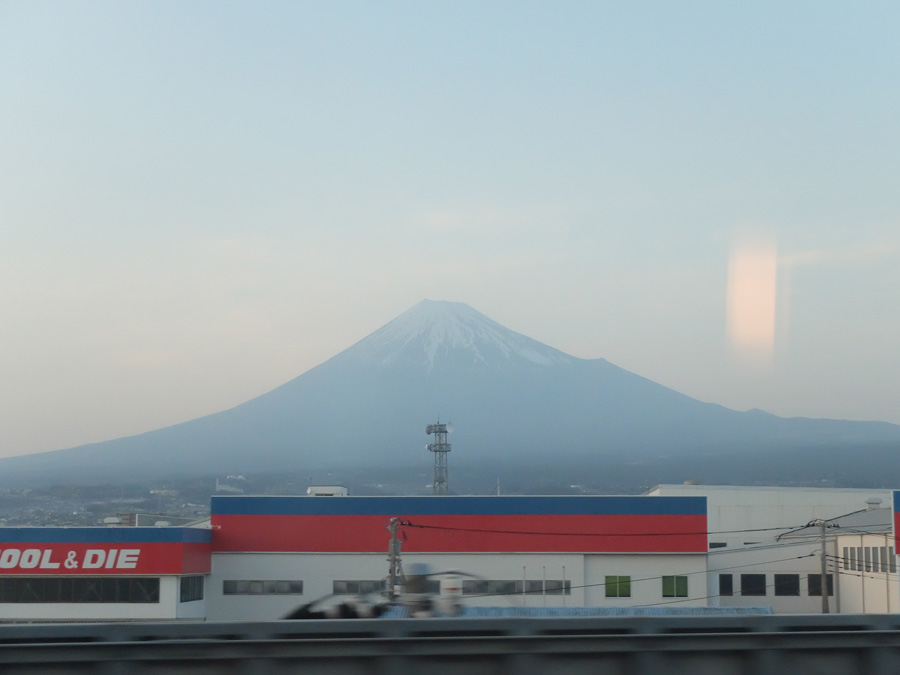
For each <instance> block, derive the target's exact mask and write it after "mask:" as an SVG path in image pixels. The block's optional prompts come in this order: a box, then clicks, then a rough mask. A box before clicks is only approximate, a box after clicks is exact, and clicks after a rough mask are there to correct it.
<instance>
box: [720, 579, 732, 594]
mask: <svg viewBox="0 0 900 675" xmlns="http://www.w3.org/2000/svg"><path fill="white" fill-rule="evenodd" d="M719 595H734V578H733V577H732V576H731V575H730V574H720V575H719Z"/></svg>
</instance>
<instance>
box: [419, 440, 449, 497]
mask: <svg viewBox="0 0 900 675" xmlns="http://www.w3.org/2000/svg"><path fill="white" fill-rule="evenodd" d="M451 431H453V425H452V424H450V423H447V424H441V423H440V422H438V423H437V424H429V425H428V426H427V427H425V433H426V434H429V435H431V434H434V443H428V444H427V445H426V446H425V449H426V450H428V451H429V452H433V453H434V480H433V481H432V483H431V492H432V494H435V495H445V494H448V490H449V483H450V479H449V475H448V471H447V453H448V452H450V444H449V443H448V442H447V434H449V433H450V432H451Z"/></svg>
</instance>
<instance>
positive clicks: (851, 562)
mask: <svg viewBox="0 0 900 675" xmlns="http://www.w3.org/2000/svg"><path fill="white" fill-rule="evenodd" d="M848 552H849V554H850V555H849V556H848V555H847V553H848ZM844 569H845V570H855V569H856V547H855V546H850V547H849V548H848V547H847V546H845V547H844Z"/></svg>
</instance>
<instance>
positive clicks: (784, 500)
mask: <svg viewBox="0 0 900 675" xmlns="http://www.w3.org/2000/svg"><path fill="white" fill-rule="evenodd" d="M647 494H648V495H649V496H659V497H677V496H688V497H706V498H707V524H708V530H709V532H710V533H712V534H710V536H709V541H710V544H712V543H715V542H720V543H725V544H727V546H728V548H733V547H738V546H741V547H742V546H745V545H747V544H748V543H750V542H764V541H769V540H772V539H774V538H775V537H776V536H778V535H779V534H782V533H784V532H787V531H789V530H791V529H796V528H798V527H802V526H804V525H806V524H807V523H808V522H809V521H810V520H813V519H815V518H821V519H826V520H827V519H829V518H836V517H838V516H843V515H846V514H848V513H852V512H854V511H860V510H862V509H865V508H866V500H868V499H871V498H876V499H880V500H881V506H882V507H887V508H890V506H891V503H892V499H893V490H869V489H855V488H785V487H766V486H762V487H748V486H736V485H658V486H656V487H655V488H653V489H652V490H650V491H649V492H648V493H647ZM760 528H783V529H780V530H768V531H764V532H748V531H747V530H755V529H760Z"/></svg>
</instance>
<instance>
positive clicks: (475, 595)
mask: <svg viewBox="0 0 900 675" xmlns="http://www.w3.org/2000/svg"><path fill="white" fill-rule="evenodd" d="M815 555H816V554H815V553H806V554H804V555H797V556H791V557H790V558H781V559H779V560H764V561H762V562H755V563H745V564H743V565H732V566H730V567H720V568H718V569H715V570H709V569H706V570H698V571H695V572H680V573H678V574H661V575H658V576H653V577H642V578H639V579H632V580H631V581H630V583H640V582H644V581H659V580H661V579H662V578H663V577H671V576H679V577H686V576H694V575H697V574H717V573H719V572H721V571H722V570H736V569H744V568H747V567H758V566H759V565H770V564H773V563H780V562H788V561H790V560H800V559H802V558H810V557H813V556H815ZM605 585H606V582H605V581H603V582H597V583H596V584H581V585H580V586H569V589H570V590H574V589H579V588H582V589H583V588H594V587H597V586H605ZM562 590H563V591H564V592H565V589H562ZM507 595H522V593H521V591H520V592H503V593H479V594H472V595H467V596H466V597H468V598H491V597H502V596H507ZM526 595H534V593H531V594H529V593H526ZM714 597H718V594H716V595H707V596H704V597H701V598H681V599H679V600H677V601H676V602H689V601H691V600H705V599H707V598H714Z"/></svg>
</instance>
